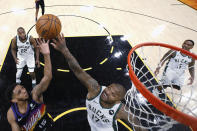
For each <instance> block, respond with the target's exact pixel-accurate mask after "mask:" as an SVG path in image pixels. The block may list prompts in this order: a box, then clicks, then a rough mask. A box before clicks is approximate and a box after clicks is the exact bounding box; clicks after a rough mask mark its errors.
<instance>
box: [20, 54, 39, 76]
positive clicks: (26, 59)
mask: <svg viewBox="0 0 197 131" xmlns="http://www.w3.org/2000/svg"><path fill="white" fill-rule="evenodd" d="M17 58H18V59H19V63H18V64H17V65H16V67H17V69H23V67H24V66H25V65H27V67H28V71H29V72H34V68H35V58H34V55H28V56H17Z"/></svg>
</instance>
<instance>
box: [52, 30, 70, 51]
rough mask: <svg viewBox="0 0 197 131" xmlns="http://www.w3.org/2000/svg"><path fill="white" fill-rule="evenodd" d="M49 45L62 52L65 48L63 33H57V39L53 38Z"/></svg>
mask: <svg viewBox="0 0 197 131" xmlns="http://www.w3.org/2000/svg"><path fill="white" fill-rule="evenodd" d="M51 45H52V46H53V47H54V48H55V49H56V50H58V51H60V52H63V51H64V50H65V49H67V46H66V41H65V38H64V34H63V33H61V35H58V37H57V40H56V39H53V43H51Z"/></svg>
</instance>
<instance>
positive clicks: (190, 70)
mask: <svg viewBox="0 0 197 131" xmlns="http://www.w3.org/2000/svg"><path fill="white" fill-rule="evenodd" d="M194 65H195V59H192V62H191V63H189V65H188V68H189V73H190V78H189V80H190V82H189V83H188V85H191V84H192V83H193V82H194V78H195V73H194Z"/></svg>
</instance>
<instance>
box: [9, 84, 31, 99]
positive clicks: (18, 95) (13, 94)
mask: <svg viewBox="0 0 197 131" xmlns="http://www.w3.org/2000/svg"><path fill="white" fill-rule="evenodd" d="M6 95H7V98H8V100H9V101H10V102H15V103H17V102H18V101H26V100H27V99H28V98H29V94H28V93H27V90H26V89H25V88H24V87H23V86H22V85H19V84H16V83H14V84H12V85H11V86H9V87H8V88H7V91H6Z"/></svg>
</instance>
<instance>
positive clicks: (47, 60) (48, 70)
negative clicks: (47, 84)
mask: <svg viewBox="0 0 197 131" xmlns="http://www.w3.org/2000/svg"><path fill="white" fill-rule="evenodd" d="M44 62H45V66H44V77H46V78H47V79H48V80H49V81H50V80H51V79H52V67H51V58H50V54H47V55H44Z"/></svg>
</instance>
